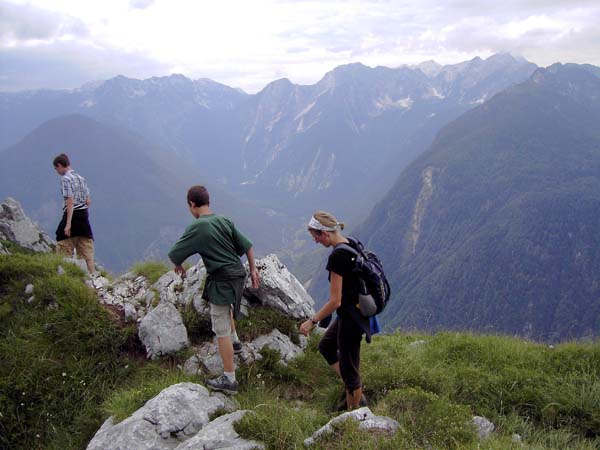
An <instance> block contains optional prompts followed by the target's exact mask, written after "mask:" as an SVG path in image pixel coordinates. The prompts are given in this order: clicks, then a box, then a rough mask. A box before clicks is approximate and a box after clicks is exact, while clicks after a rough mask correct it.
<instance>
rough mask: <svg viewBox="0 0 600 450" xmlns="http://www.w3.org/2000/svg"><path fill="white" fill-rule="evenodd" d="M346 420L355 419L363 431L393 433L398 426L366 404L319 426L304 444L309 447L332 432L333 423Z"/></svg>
mask: <svg viewBox="0 0 600 450" xmlns="http://www.w3.org/2000/svg"><path fill="white" fill-rule="evenodd" d="M346 420H356V421H358V422H359V425H358V429H359V430H364V431H377V432H380V433H388V434H390V435H392V434H395V433H396V431H397V430H398V427H399V426H400V425H399V424H398V422H396V421H395V420H394V419H391V418H389V417H385V416H376V415H375V414H373V413H372V412H371V410H370V409H369V408H367V407H366V406H365V407H363V408H359V409H355V410H354V411H349V412H346V413H343V414H340V415H339V416H337V417H335V418H333V419H331V420H330V421H329V422H327V424H325V425H324V426H322V427H321V428H319V429H318V430H317V431H315V432H314V433H313V435H312V436H311V437H309V438H308V439H305V440H304V445H305V446H306V447H310V446H311V445H314V444H315V442H316V441H317V440H318V439H319V438H321V437H323V436H325V435H327V434H330V433H333V425H336V424H338V423H341V422H345V421H346Z"/></svg>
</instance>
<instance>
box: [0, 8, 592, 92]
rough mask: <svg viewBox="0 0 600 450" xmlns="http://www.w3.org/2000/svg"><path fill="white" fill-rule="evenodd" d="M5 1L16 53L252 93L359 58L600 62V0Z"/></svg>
mask: <svg viewBox="0 0 600 450" xmlns="http://www.w3.org/2000/svg"><path fill="white" fill-rule="evenodd" d="M0 8H1V13H2V14H0V17H3V19H0V30H2V31H0V39H1V40H2V41H1V42H2V43H4V47H7V46H10V47H11V49H12V50H13V51H19V50H20V49H22V50H23V51H26V49H27V48H31V47H35V46H38V45H39V46H42V47H44V48H47V46H48V45H57V46H59V45H60V43H61V42H65V41H76V42H77V44H79V46H78V48H79V49H80V50H81V49H83V48H85V47H86V46H87V47H88V48H94V49H96V50H98V51H104V52H108V53H110V54H112V55H116V54H118V53H122V55H143V57H140V58H139V59H136V61H138V62H140V61H146V62H147V64H148V65H147V66H146V68H145V69H146V70H140V67H139V66H138V70H139V75H138V77H142V76H144V75H143V74H144V73H147V72H148V70H147V69H153V70H156V69H157V68H161V70H164V71H165V72H162V73H154V75H167V74H168V73H169V72H171V71H172V72H181V73H183V74H184V75H187V76H190V77H193V78H199V77H207V78H212V79H215V80H216V81H219V82H223V83H226V84H229V85H232V86H238V87H242V88H244V89H245V90H247V91H249V92H254V91H256V90H258V89H261V88H262V87H264V85H265V84H266V83H268V82H269V81H272V80H273V79H276V78H281V77H288V78H290V79H291V80H292V81H293V82H295V83H300V84H308V83H314V82H316V81H317V80H318V79H319V78H321V77H322V76H323V74H324V73H325V72H327V71H328V70H331V69H333V68H334V67H335V66H337V65H340V64H345V63H349V62H357V61H359V62H362V63H364V64H367V65H371V66H376V65H385V66H392V67H395V66H399V65H402V64H414V63H418V62H421V61H424V60H430V59H435V60H436V61H438V62H440V63H443V64H448V63H455V62H459V61H462V60H465V59H470V58H472V57H474V56H477V55H478V56H481V57H487V56H489V55H491V54H493V53H497V52H513V53H515V54H522V55H523V56H525V57H526V58H528V59H529V60H531V61H533V62H535V63H537V64H539V65H548V64H551V63H553V62H556V61H560V62H579V63H581V62H587V63H591V64H596V65H600V36H599V34H598V33H599V32H598V31H596V30H597V29H598V26H597V23H600V5H599V4H598V2H596V1H592V0H568V1H567V0H558V1H554V2H547V1H544V0H529V1H523V0H504V1H502V2H485V4H483V3H482V2H480V1H476V0H447V1H445V2H439V1H433V0H421V1H418V0H407V1H403V2H395V1H377V0H370V1H357V0H348V1H342V0H331V1H310V0H307V1H303V0H300V1H277V0H258V1H254V2H248V1H242V0H239V1H234V0H221V1H218V2H217V1H213V2H205V1H203V2H200V1H188V0H130V1H128V2H124V1H122V0H103V1H102V2H82V1H81V0H29V1H27V2H25V1H21V0H12V1H10V2H8V1H6V0H4V1H2V0H0ZM5 11H9V14H8V15H5ZM7 17H8V18H7ZM42 47H40V48H42ZM73 48H75V47H73ZM3 54H4V53H2V52H0V57H2V55H3ZM47 54H48V55H49V54H50V53H47ZM72 55H73V61H75V60H76V58H77V57H78V55H79V56H80V57H83V58H84V59H85V55H82V54H81V53H78V52H74V53H73V54H72ZM1 62H2V61H0V63H1ZM88 67H89V64H88ZM115 74H116V73H115ZM96 78H97V77H96ZM2 86H3V84H2V81H1V80H0V88H2Z"/></svg>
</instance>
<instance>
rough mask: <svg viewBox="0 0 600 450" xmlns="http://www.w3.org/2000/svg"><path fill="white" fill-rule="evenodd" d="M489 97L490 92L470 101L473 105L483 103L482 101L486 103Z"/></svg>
mask: <svg viewBox="0 0 600 450" xmlns="http://www.w3.org/2000/svg"><path fill="white" fill-rule="evenodd" d="M487 98H488V94H483V95H482V96H481V97H479V98H476V99H474V100H471V101H470V102H469V103H470V104H471V105H481V104H482V103H484V102H485V101H486V100H487Z"/></svg>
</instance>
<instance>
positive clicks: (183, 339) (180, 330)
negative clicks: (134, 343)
mask: <svg viewBox="0 0 600 450" xmlns="http://www.w3.org/2000/svg"><path fill="white" fill-rule="evenodd" d="M138 336H139V338H140V341H142V343H143V344H144V346H145V347H146V353H147V355H148V357H149V358H152V359H155V358H157V357H159V356H164V355H168V354H171V353H175V352H177V351H179V350H182V349H184V348H186V347H187V346H188V345H189V341H188V336H187V330H186V329H185V326H184V325H183V320H182V319H181V315H180V314H179V311H177V308H175V306H173V305H172V304H171V303H169V302H161V303H159V305H158V306H157V307H156V308H155V309H153V310H152V311H151V312H150V313H148V314H147V315H146V317H144V319H143V320H142V321H141V323H140V328H139V332H138Z"/></svg>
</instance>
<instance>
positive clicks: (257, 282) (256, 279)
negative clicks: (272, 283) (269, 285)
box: [250, 268, 260, 289]
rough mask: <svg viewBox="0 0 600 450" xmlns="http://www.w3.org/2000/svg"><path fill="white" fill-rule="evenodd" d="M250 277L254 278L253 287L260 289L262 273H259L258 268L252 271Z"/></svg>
mask: <svg viewBox="0 0 600 450" xmlns="http://www.w3.org/2000/svg"><path fill="white" fill-rule="evenodd" d="M250 278H251V279H252V287H253V288H254V289H258V287H259V286H260V275H259V274H258V270H257V269H256V268H254V269H253V270H251V271H250Z"/></svg>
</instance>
